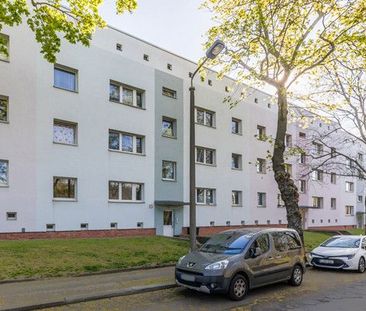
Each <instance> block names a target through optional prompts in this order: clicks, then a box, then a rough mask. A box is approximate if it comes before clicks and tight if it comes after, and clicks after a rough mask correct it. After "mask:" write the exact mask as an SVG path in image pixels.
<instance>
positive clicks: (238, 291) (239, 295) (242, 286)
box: [229, 274, 248, 300]
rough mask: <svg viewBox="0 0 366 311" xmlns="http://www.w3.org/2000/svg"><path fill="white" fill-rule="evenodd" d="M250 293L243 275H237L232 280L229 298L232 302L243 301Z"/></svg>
mask: <svg viewBox="0 0 366 311" xmlns="http://www.w3.org/2000/svg"><path fill="white" fill-rule="evenodd" d="M247 292H248V281H247V279H246V278H245V277H244V276H242V275H241V274H237V275H235V276H234V278H233V279H232V280H231V283H230V287H229V297H230V299H232V300H242V299H243V298H244V297H245V295H246V294H247Z"/></svg>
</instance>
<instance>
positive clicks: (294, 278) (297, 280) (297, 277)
mask: <svg viewBox="0 0 366 311" xmlns="http://www.w3.org/2000/svg"><path fill="white" fill-rule="evenodd" d="M303 275H304V272H303V271H302V267H301V266H299V265H296V266H295V267H294V269H293V270H292V274H291V279H290V280H289V283H290V284H291V285H292V286H300V285H301V283H302V279H303Z"/></svg>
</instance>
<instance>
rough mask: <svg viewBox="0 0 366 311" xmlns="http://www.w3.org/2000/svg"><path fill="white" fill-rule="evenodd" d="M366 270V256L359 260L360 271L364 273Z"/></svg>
mask: <svg viewBox="0 0 366 311" xmlns="http://www.w3.org/2000/svg"><path fill="white" fill-rule="evenodd" d="M365 270H366V264H365V258H363V257H361V258H360V261H359V262H358V272H360V273H364V272H365Z"/></svg>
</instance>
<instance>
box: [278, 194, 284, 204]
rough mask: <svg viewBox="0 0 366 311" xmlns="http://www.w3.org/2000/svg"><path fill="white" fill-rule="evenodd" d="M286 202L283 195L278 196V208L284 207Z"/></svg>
mask: <svg viewBox="0 0 366 311" xmlns="http://www.w3.org/2000/svg"><path fill="white" fill-rule="evenodd" d="M284 206H285V202H284V201H283V200H282V196H281V193H278V194H277V207H284Z"/></svg>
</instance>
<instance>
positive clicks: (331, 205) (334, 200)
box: [330, 198, 337, 210]
mask: <svg viewBox="0 0 366 311" xmlns="http://www.w3.org/2000/svg"><path fill="white" fill-rule="evenodd" d="M333 203H334V204H333ZM330 209H332V210H335V209H337V198H330Z"/></svg>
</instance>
